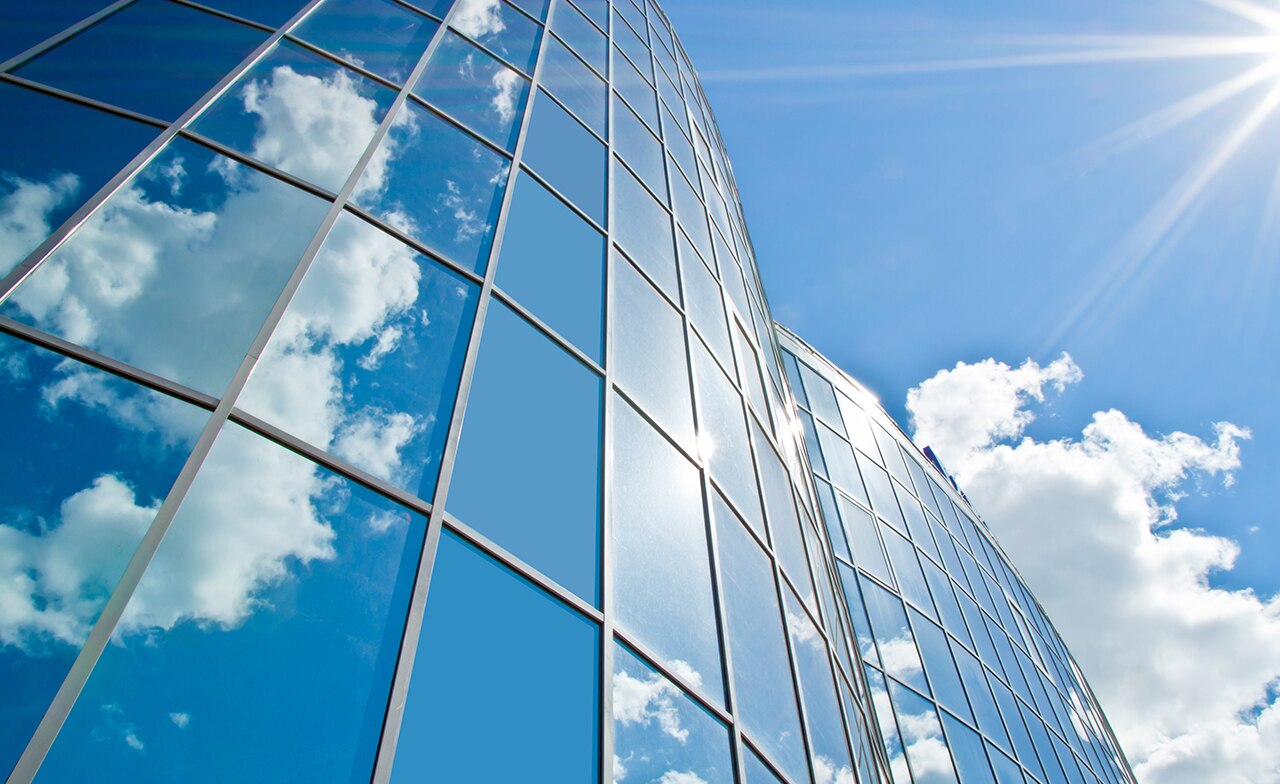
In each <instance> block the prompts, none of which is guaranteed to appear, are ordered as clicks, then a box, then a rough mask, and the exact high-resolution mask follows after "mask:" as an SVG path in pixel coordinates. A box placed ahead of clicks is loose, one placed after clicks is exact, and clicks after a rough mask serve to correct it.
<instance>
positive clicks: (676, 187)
mask: <svg viewBox="0 0 1280 784" xmlns="http://www.w3.org/2000/svg"><path fill="white" fill-rule="evenodd" d="M671 200H672V203H673V204H675V208H676V218H677V219H678V220H679V221H680V227H681V228H683V229H684V231H685V234H687V235H689V241H690V242H692V243H693V247H695V248H697V249H698V252H699V253H701V254H702V258H704V259H710V258H711V234H710V232H709V231H708V229H707V213H706V211H705V210H704V209H703V208H702V202H701V201H699V200H698V197H697V196H695V195H694V192H693V188H691V187H689V183H688V181H687V180H685V178H684V177H683V176H680V175H679V173H678V172H672V174H671ZM718 259H719V262H720V269H722V270H723V269H724V264H725V263H724V260H723V257H718ZM738 310H739V312H741V313H742V314H743V317H744V318H745V317H746V316H747V315H749V314H748V312H747V310H745V309H743V307H742V306H741V305H739V307H738Z"/></svg>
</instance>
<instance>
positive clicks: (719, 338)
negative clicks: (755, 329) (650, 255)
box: [680, 234, 733, 367]
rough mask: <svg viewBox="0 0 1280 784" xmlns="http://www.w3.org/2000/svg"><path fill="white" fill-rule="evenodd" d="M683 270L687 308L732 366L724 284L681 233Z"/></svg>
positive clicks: (722, 360)
mask: <svg viewBox="0 0 1280 784" xmlns="http://www.w3.org/2000/svg"><path fill="white" fill-rule="evenodd" d="M680 270H681V274H682V278H681V279H682V280H683V281H684V307H685V311H686V312H687V313H688V314H689V320H690V321H692V322H693V326H694V328H695V329H697V330H698V334H699V335H701V336H702V338H703V339H704V340H706V341H707V345H708V346H710V347H711V353H713V354H715V356H716V359H718V360H720V363H721V364H722V365H724V366H725V367H732V365H733V350H732V348H730V346H729V327H728V325H727V324H726V322H725V317H724V298H723V297H722V296H721V294H720V284H719V283H717V282H716V279H715V278H714V277H712V275H711V270H709V269H707V266H706V265H705V264H703V263H702V261H701V259H699V258H698V255H697V254H696V253H694V251H693V248H692V246H690V245H689V241H688V240H686V239H685V238H684V235H683V234H682V235H680Z"/></svg>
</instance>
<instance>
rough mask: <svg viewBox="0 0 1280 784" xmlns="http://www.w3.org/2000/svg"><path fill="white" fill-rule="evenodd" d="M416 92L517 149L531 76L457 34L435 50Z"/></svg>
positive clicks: (414, 88)
mask: <svg viewBox="0 0 1280 784" xmlns="http://www.w3.org/2000/svg"><path fill="white" fill-rule="evenodd" d="M413 91H414V93H416V94H417V95H419V96H421V97H422V98H425V99H426V100H427V101H428V102H430V103H432V104H433V105H435V106H436V107H438V108H440V109H443V110H444V111H445V112H447V113H448V114H449V115H450V116H451V117H453V118H454V119H457V120H461V121H462V122H463V123H464V124H465V125H467V126H468V127H469V128H471V129H472V130H474V131H476V132H478V133H479V134H480V135H482V136H484V137H485V138H487V139H489V140H490V141H492V142H494V143H496V144H497V145H498V146H500V147H503V148H505V149H507V150H508V151H509V150H513V149H515V146H516V137H517V136H519V135H520V118H521V117H523V116H524V104H525V101H526V100H528V98H529V80H528V79H525V78H524V77H523V76H521V75H520V74H519V73H517V72H516V71H513V70H512V69H510V68H508V67H507V66H505V65H503V64H502V62H501V61H500V60H498V59H497V58H495V57H493V56H492V55H490V54H488V53H487V52H485V51H484V50H483V49H481V48H480V47H478V46H476V45H475V44H472V43H469V42H468V41H467V40H466V39H464V38H462V37H461V36H459V35H457V34H456V33H453V32H450V33H448V34H447V35H446V36H445V38H444V40H443V41H441V42H440V45H439V46H438V47H437V48H436V50H435V51H434V52H432V54H431V59H430V60H429V61H427V67H426V68H425V69H423V71H422V76H421V77H419V79H418V82H417V84H415V85H414V86H413Z"/></svg>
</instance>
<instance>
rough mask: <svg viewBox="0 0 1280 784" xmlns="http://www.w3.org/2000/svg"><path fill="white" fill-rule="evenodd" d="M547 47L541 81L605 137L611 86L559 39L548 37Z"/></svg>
mask: <svg viewBox="0 0 1280 784" xmlns="http://www.w3.org/2000/svg"><path fill="white" fill-rule="evenodd" d="M545 46H546V52H544V53H543V55H542V65H541V67H540V70H539V71H538V83H539V84H540V85H542V87H543V89H546V90H549V91H550V92H551V94H552V95H554V96H555V97H556V98H559V99H560V102H561V103H563V104H564V105H565V106H567V107H569V110H570V111H571V112H573V113H574V114H575V115H577V117H578V119H579V120H581V121H582V122H584V123H586V124H587V126H588V127H589V128H591V130H593V131H595V132H596V133H597V134H599V135H600V136H602V137H604V136H605V131H606V127H607V115H608V106H607V105H606V104H605V101H606V100H607V96H608V89H607V88H606V87H605V84H604V82H602V81H601V80H600V77H598V76H596V75H595V74H594V73H592V72H591V69H590V68H588V67H587V66H586V65H585V64H584V63H583V62H582V61H581V60H579V59H578V58H577V56H576V55H574V54H573V52H571V51H570V50H569V47H567V46H565V45H564V44H562V43H560V40H559V39H558V38H554V37H551V38H548V39H547V42H546V44H545Z"/></svg>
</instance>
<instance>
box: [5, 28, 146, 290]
mask: <svg viewBox="0 0 1280 784" xmlns="http://www.w3.org/2000/svg"><path fill="white" fill-rule="evenodd" d="M0 13H3V12H0ZM3 29H4V24H3V22H0V30H3ZM0 35H3V34H2V33H0ZM0 115H3V116H4V118H5V121H4V123H3V124H0V227H3V228H0V277H3V276H4V275H7V274H8V273H9V272H10V270H12V269H13V268H14V267H16V266H17V265H18V264H19V263H21V262H22V260H23V259H25V258H26V257H27V254H29V253H30V252H31V251H33V250H35V249H36V247H38V246H39V245H40V243H41V242H43V241H44V240H45V239H47V238H48V236H49V234H50V232H52V231H53V230H54V229H56V228H57V227H58V226H59V225H61V224H62V222H63V221H65V220H66V219H67V218H69V217H71V214H72V213H73V212H75V211H76V209H77V208H79V207H80V205H82V204H83V203H84V202H85V201H86V200H87V199H88V198H89V197H90V196H92V195H93V194H94V193H95V192H96V191H97V190H98V189H99V188H101V187H102V186H103V185H105V184H106V183H107V180H109V179H111V177H112V176H114V175H115V173H116V172H117V171H118V170H119V169H120V167H121V166H123V165H124V164H126V163H128V162H129V159H130V158H132V157H133V156H134V155H135V154H137V153H138V152H139V151H141V150H142V148H143V147H145V146H146V145H147V142H149V141H151V139H153V138H154V137H155V136H156V135H157V134H158V133H159V131H158V130H157V129H155V128H153V127H151V126H147V125H142V124H140V123H135V122H131V121H129V120H124V119H121V118H119V117H117V116H115V115H113V114H107V113H106V112H99V111H96V110H94V109H89V108H86V107H84V106H81V105H79V104H75V103H71V102H70V101H63V100H61V99H58V98H53V97H50V96H47V95H44V94H42V93H38V92H35V91H34V90H25V89H23V88H21V87H16V86H14V85H10V84H0Z"/></svg>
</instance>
